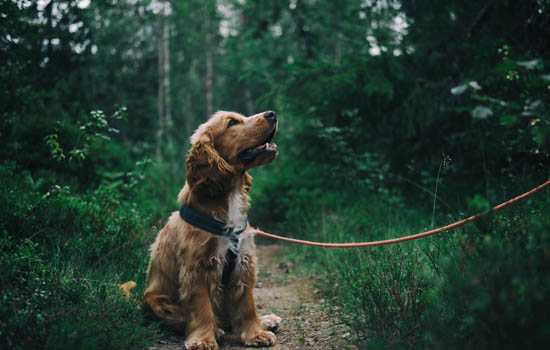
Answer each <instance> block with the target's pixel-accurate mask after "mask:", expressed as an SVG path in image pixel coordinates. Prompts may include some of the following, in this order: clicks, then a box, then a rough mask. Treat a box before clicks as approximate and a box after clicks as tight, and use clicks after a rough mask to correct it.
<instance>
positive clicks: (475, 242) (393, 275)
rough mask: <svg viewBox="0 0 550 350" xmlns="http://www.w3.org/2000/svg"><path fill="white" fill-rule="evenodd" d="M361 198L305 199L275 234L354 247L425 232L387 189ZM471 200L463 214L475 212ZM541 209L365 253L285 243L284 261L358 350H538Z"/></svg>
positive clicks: (546, 244) (508, 212)
mask: <svg viewBox="0 0 550 350" xmlns="http://www.w3.org/2000/svg"><path fill="white" fill-rule="evenodd" d="M360 193H372V192H369V191H368V189H366V188H364V189H360V188H354V189H351V190H350V189H347V190H346V191H339V192H330V191H326V192H324V193H318V194H317V195H316V198H315V199H312V198H307V200H305V201H303V202H302V203H303V204H302V205H301V206H299V207H294V208H293V209H292V210H290V211H287V216H286V218H285V220H284V221H283V222H282V223H281V224H279V227H277V231H278V232H285V234H286V235H288V236H292V237H297V238H302V239H311V240H317V241H324V242H329V241H330V242H352V241H355V242H360V241H369V240H380V239H385V238H393V237H398V236H403V235H407V234H412V233H417V232H421V231H423V230H425V229H427V228H428V227H427V225H429V222H430V220H431V215H429V212H428V210H426V211H413V210H410V209H407V208H406V206H405V205H404V204H403V201H402V200H401V199H400V197H399V195H397V194H396V193H391V192H389V191H388V192H385V193H378V194H375V195H372V194H370V195H358V194H360ZM260 200H262V199H261V198H260ZM291 200H292V201H293V203H300V201H296V200H294V199H291ZM477 202H479V201H478V200H477V201H476V200H472V201H471V206H470V207H471V208H470V210H473V211H476V210H479V209H480V208H479V203H477ZM350 203H353V204H351V205H350ZM549 204H550V203H549V198H548V196H547V195H544V194H539V195H538V196H536V197H531V198H530V199H527V200H525V201H524V202H522V203H519V204H516V205H515V206H513V207H511V208H509V209H505V210H503V211H501V212H498V213H492V214H490V215H488V216H485V217H483V218H481V219H480V220H478V221H476V222H475V223H470V224H468V225H466V226H463V227H462V228H460V229H456V230H454V231H451V232H445V233H442V234H440V235H437V236H432V237H428V238H424V239H421V240H416V241H411V242H405V243H401V244H398V245H389V246H380V247H373V248H354V249H322V248H314V247H304V246H292V248H291V249H290V251H289V258H290V259H293V260H296V261H298V262H299V263H298V264H296V265H297V266H301V268H302V269H303V272H304V273H308V274H311V273H314V274H316V275H318V276H319V277H320V279H321V281H322V282H320V283H319V286H318V287H319V288H320V289H321V290H322V291H323V293H324V294H325V296H326V297H327V299H328V300H330V302H331V303H335V304H337V305H340V307H341V313H340V317H341V318H342V321H343V322H345V323H346V324H348V325H349V326H350V327H351V329H353V330H354V334H355V341H356V343H357V344H358V345H359V346H360V347H361V348H363V347H367V348H371V349H387V348H396V349H401V348H407V349H417V348H429V349H435V348H450V349H491V348H504V349H514V348H522V349H527V348H543V347H545V346H547V345H548V341H549V340H548V336H547V334H548V331H549V330H550V322H549V321H548V317H547V315H548V313H549V312H550V303H548V300H547V297H546V296H547V295H549V293H550V280H548V278H547V277H546V276H548V275H549V273H550V268H549V266H550V264H549V262H550V254H549V253H548V252H549V251H550V221H549V219H550V217H549V212H548V209H547V208H548V206H549ZM308 213H309V214H308ZM472 213H473V212H472ZM440 221H441V222H451V218H448V217H442V218H440Z"/></svg>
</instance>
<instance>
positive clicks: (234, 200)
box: [227, 186, 246, 228]
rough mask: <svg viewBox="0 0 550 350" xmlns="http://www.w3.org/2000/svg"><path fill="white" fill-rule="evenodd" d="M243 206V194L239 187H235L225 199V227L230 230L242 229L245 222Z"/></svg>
mask: <svg viewBox="0 0 550 350" xmlns="http://www.w3.org/2000/svg"><path fill="white" fill-rule="evenodd" d="M243 205H244V203H243V194H242V193H241V189H240V186H235V189H234V190H233V192H231V193H230V194H229V197H228V198H227V226H229V227H231V228H238V227H242V225H243V224H244V222H245V221H246V214H245V213H243Z"/></svg>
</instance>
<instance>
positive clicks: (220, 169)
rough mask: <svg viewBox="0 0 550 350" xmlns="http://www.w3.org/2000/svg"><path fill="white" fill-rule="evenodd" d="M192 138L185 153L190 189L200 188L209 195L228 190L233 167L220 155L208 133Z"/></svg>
mask: <svg viewBox="0 0 550 350" xmlns="http://www.w3.org/2000/svg"><path fill="white" fill-rule="evenodd" d="M194 139H195V142H194V143H193V146H192V147H191V150H190V151H189V154H188V155H187V183H188V184H189V186H190V187H191V189H194V188H201V190H202V191H204V192H205V193H207V194H209V195H210V196H215V195H217V194H220V193H225V192H228V191H229V190H230V188H231V175H232V174H233V173H234V169H233V167H232V166H231V165H229V164H228V163H227V162H226V161H225V160H224V159H223V158H222V157H220V155H219V154H218V152H217V151H216V149H215V148H214V145H213V144H212V138H211V136H210V135H209V134H208V133H203V134H202V135H200V137H198V138H194Z"/></svg>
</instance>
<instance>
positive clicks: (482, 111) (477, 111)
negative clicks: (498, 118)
mask: <svg viewBox="0 0 550 350" xmlns="http://www.w3.org/2000/svg"><path fill="white" fill-rule="evenodd" d="M491 115H493V111H492V110H491V108H489V107H487V106H476V108H474V110H473V111H472V117H473V118H476V119H487V117H489V116H491Z"/></svg>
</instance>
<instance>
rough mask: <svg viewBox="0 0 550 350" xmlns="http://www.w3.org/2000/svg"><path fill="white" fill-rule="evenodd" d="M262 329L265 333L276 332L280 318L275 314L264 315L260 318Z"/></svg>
mask: <svg viewBox="0 0 550 350" xmlns="http://www.w3.org/2000/svg"><path fill="white" fill-rule="evenodd" d="M260 323H261V324H262V328H263V329H264V330H266V331H271V332H277V329H279V324H280V323H281V318H280V317H279V316H277V315H275V314H269V315H264V316H262V317H260Z"/></svg>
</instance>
